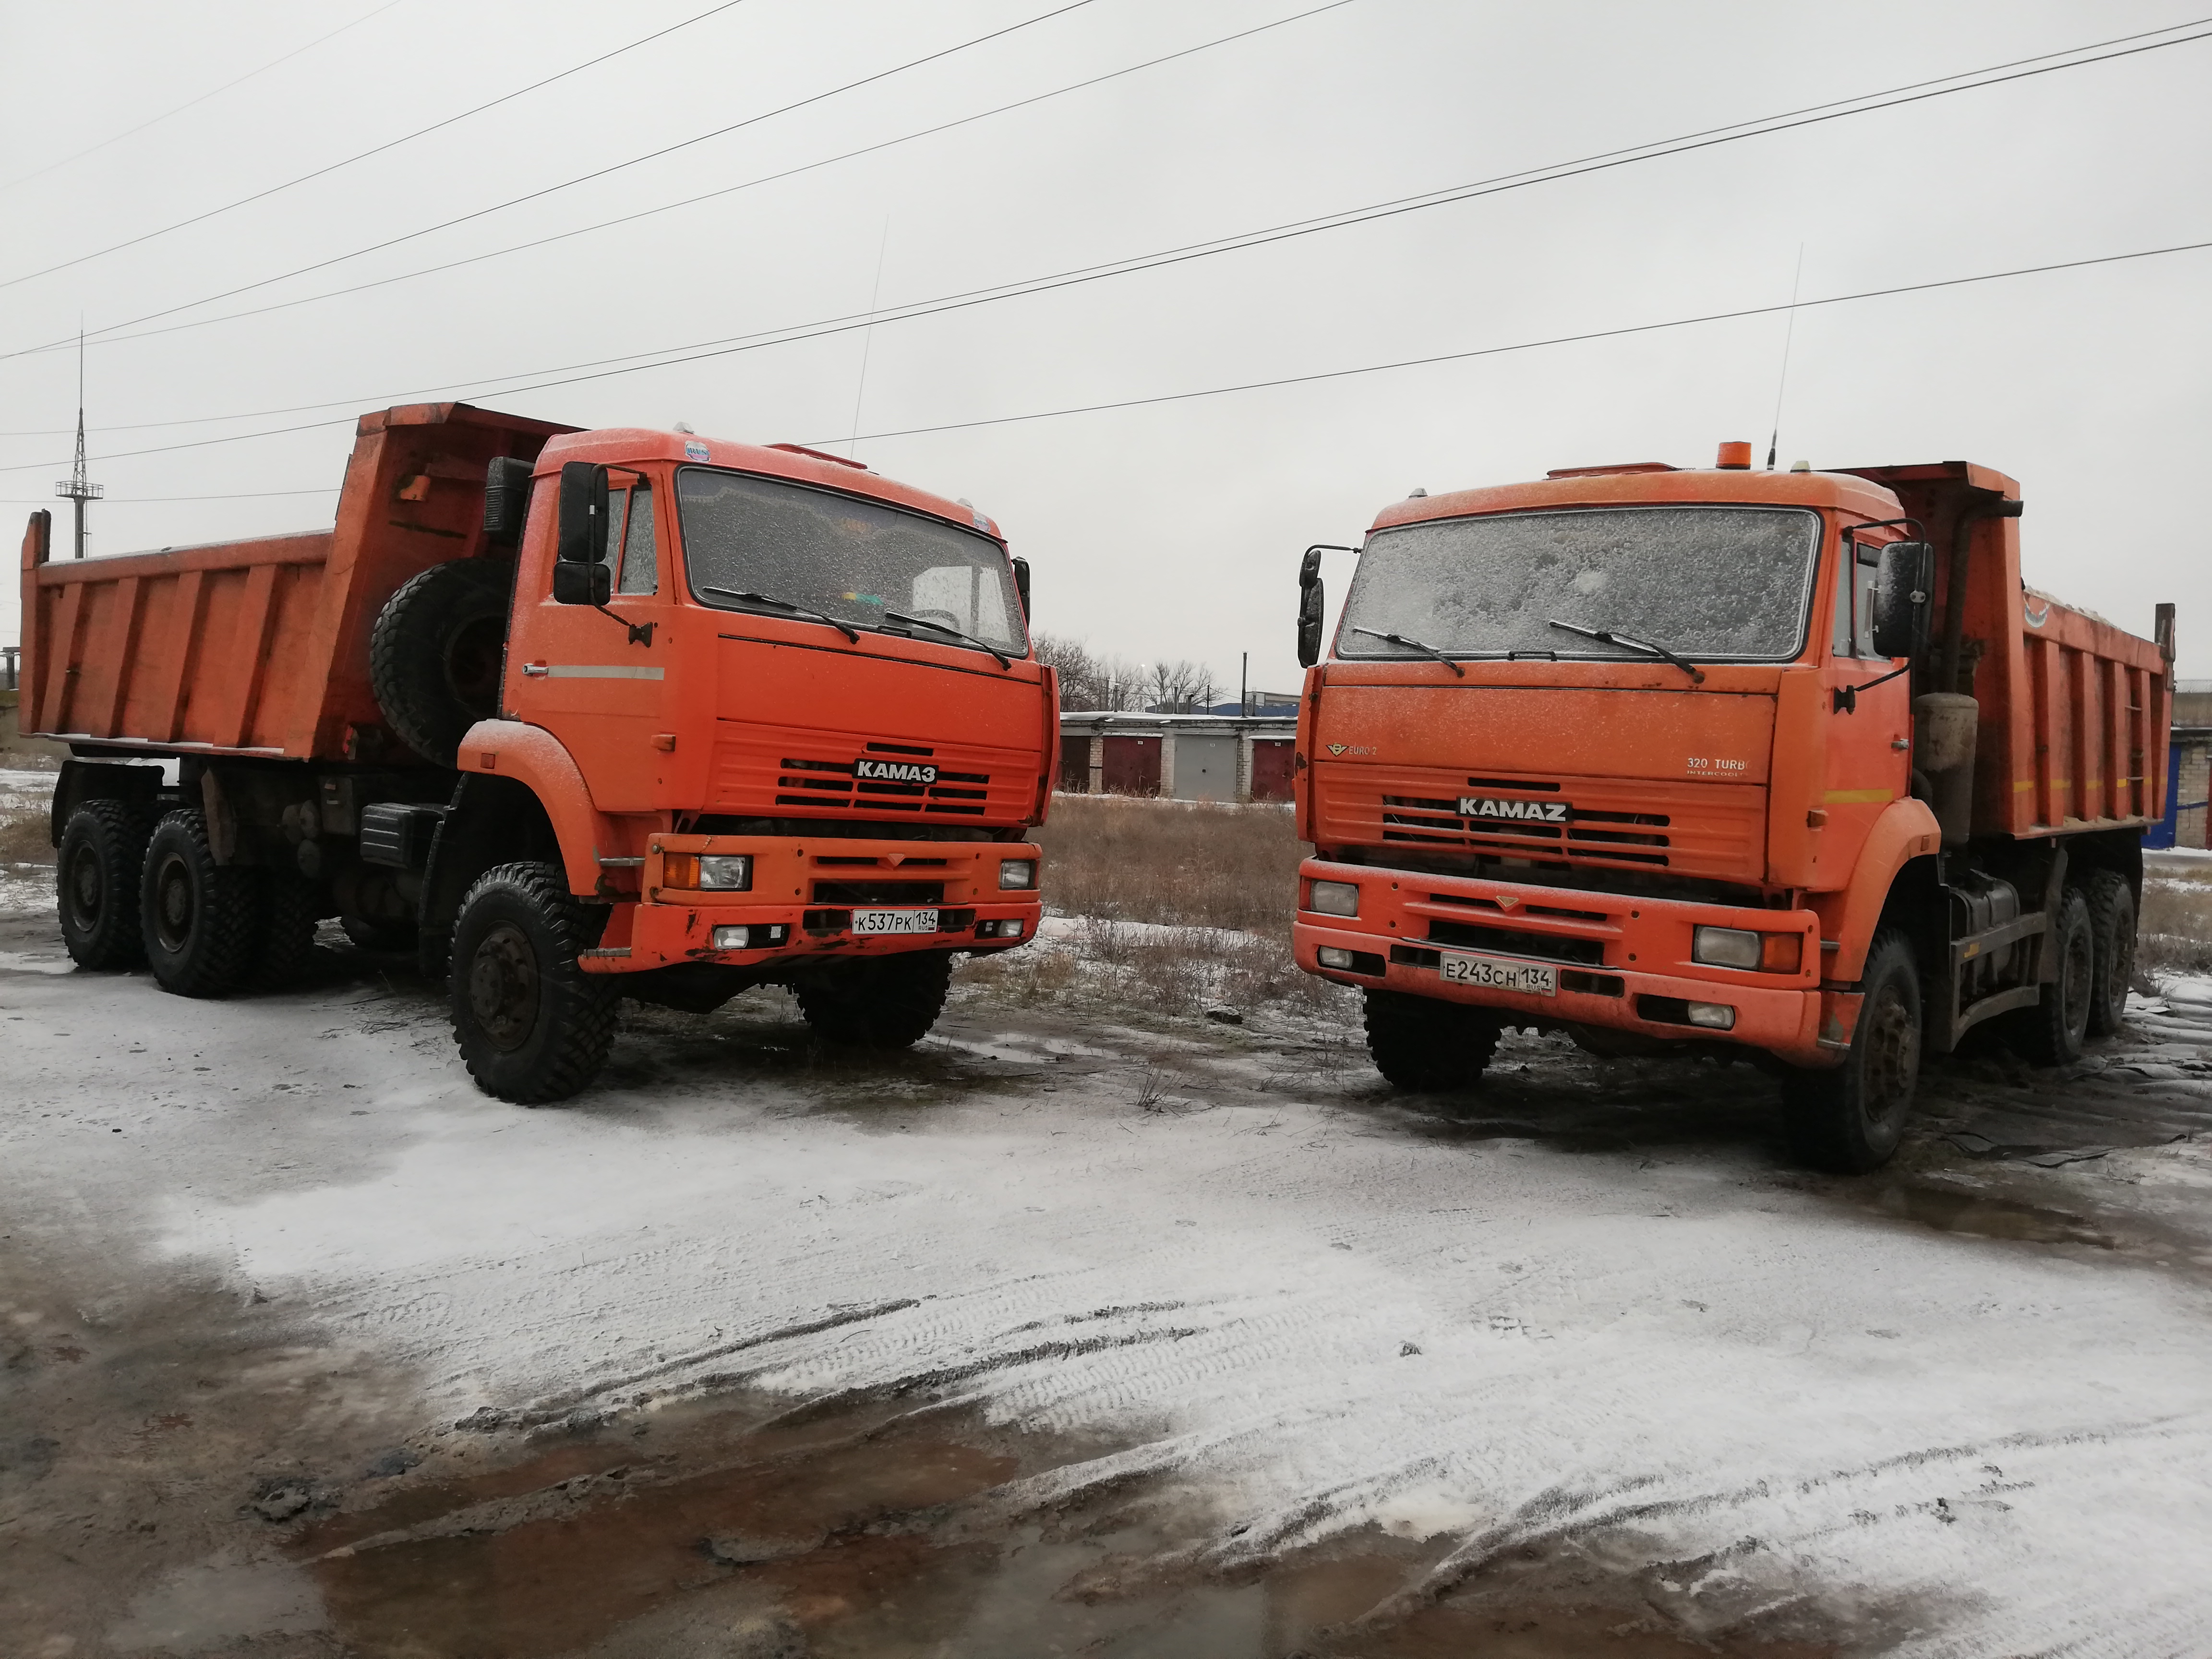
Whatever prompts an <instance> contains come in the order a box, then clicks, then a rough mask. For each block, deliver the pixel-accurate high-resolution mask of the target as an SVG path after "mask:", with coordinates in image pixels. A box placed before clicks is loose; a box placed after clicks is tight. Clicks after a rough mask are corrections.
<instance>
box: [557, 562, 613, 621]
mask: <svg viewBox="0 0 2212 1659" xmlns="http://www.w3.org/2000/svg"><path fill="white" fill-rule="evenodd" d="M614 591H615V573H614V572H613V571H611V570H610V569H608V568H606V566H605V565H604V564H599V563H592V564H570V563H568V562H567V560H566V559H565V557H564V559H563V560H562V562H561V563H559V564H556V565H555V566H554V567H553V603H554V604H556V605H605V604H606V602H607V601H608V600H609V599H611V598H613V597H614ZM616 620H617V621H620V620H621V618H619V617H617V619H616Z"/></svg>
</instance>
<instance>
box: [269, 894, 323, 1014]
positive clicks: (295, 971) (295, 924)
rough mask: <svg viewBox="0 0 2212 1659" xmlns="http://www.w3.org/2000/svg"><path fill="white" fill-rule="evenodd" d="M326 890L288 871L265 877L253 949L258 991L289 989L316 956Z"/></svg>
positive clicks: (305, 971)
mask: <svg viewBox="0 0 2212 1659" xmlns="http://www.w3.org/2000/svg"><path fill="white" fill-rule="evenodd" d="M322 900H323V890H322V889H321V888H320V887H319V886H318V885H317V884H315V883H313V882H312V881H309V880H307V878H305V877H303V876H297V875H295V874H293V872H290V871H289V870H271V871H269V872H265V873H264V877H263V886H262V893H261V938H260V939H259V941H258V946H257V948H256V950H255V951H254V957H253V969H252V985H253V988H254V989H255V990H257V991H283V990H289V989H290V988H291V987H293V986H295V985H297V984H298V983H299V981H300V979H301V975H304V974H306V973H307V969H308V967H309V966H310V965H311V964H312V963H313V961H314V957H315V924H316V923H317V922H319V921H321V920H322V913H323V902H322Z"/></svg>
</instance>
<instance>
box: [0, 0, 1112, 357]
mask: <svg viewBox="0 0 2212 1659" xmlns="http://www.w3.org/2000/svg"><path fill="white" fill-rule="evenodd" d="M742 3H743V0H727V4H728V5H738V4H742ZM1093 3H1095V0H1067V3H1066V4H1064V5H1060V6H1058V7H1055V8H1054V9H1053V10H1051V11H1048V12H1041V13H1039V14H1038V15H1036V16H1034V17H1029V18H1024V20H1023V21H1020V22H1018V23H1010V24H1008V25H1007V26H1006V27H1004V28H999V29H993V30H991V31H990V32H989V33H986V34H979V35H976V36H975V37H974V38H973V39H972V40H963V41H961V42H959V43H958V44H957V46H946V47H945V48H943V49H942V50H941V51H938V52H928V53H925V54H924V55H923V56H921V57H920V58H911V59H909V60H908V61H907V62H905V63H903V64H893V65H892V66H891V67H890V69H887V70H878V71H877V72H876V73H875V74H873V75H864V76H861V77H860V79H859V80H857V81H848V82H845V83H844V84H843V85H842V86H837V87H831V88H829V90H828V91H826V92H817V93H814V94H811V95H810V96H808V97H805V98H800V99H797V100H794V101H793V102H791V103H788V104H785V105H782V106H779V107H778V108H775V109H771V110H763V112H761V113H759V114H757V115H749V116H747V117H746V118H744V120H742V121H732V122H731V123H730V124H729V125H727V126H721V127H717V128H715V129H714V131H711V132H702V133H700V134H698V135H697V136H696V137H690V138H684V139H679V140H678V142H677V143H672V144H664V145H662V146H661V147H660V148H659V149H653V150H647V152H646V153H645V154H644V155H633V156H631V157H630V158H629V160H628V161H615V162H611V163H610V164H609V165H607V166H605V167H597V168H594V169H593V170H592V171H591V172H589V173H579V174H577V175H576V176H575V177H574V178H573V179H562V181H561V182H560V183H559V184H556V185H545V186H544V188H543V189H540V190H533V191H526V192H525V193H524V194H522V195H520V196H511V197H508V198H507V200H505V201H503V202H494V203H493V204H491V205H490V206H489V207H482V208H477V209H475V210H472V211H471V212H468V213H464V214H461V215H459V216H457V217H454V218H452V219H446V220H441V222H438V223H437V224H435V225H426V226H424V227H423V228H422V229H420V230H410V231H409V232H407V233H406V234H404V235H400V236H391V237H386V239H385V240H383V241H380V242H372V243H371V244H369V245H368V246H367V247H360V248H356V249H355V250H354V251H353V252H350V253H338V254H333V255H331V257H330V258H327V259H317V260H315V261H314V262H313V263H312V264H304V265H301V266H298V267H296V268H295V269H294V270H287V271H283V272H280V273H279V274H278V275H276V276H264V277H262V278H260V279H259V280H258V281H257V282H252V283H240V285H239V286H238V287H236V288H230V289H224V290H223V291H222V293H220V294H210V295H206V296H205V297H204V298H202V299H197V300H190V301H185V303H184V304H182V305H173V306H167V307H163V308H162V309H161V310H160V311H149V312H148V313H146V314H145V315H143V317H133V318H131V319H130V320H129V321H127V322H121V323H112V324H110V325H108V326H107V327H106V328H103V329H99V330H95V331H94V332H95V333H96V334H112V333H114V332H115V331H117V330H118V329H125V328H136V327H137V325H139V324H141V323H150V322H153V321H155V320H156V319H160V318H162V317H173V316H174V315H175V314H176V313H178V312H180V311H191V310H192V309H194V308H195V307H199V306H206V305H213V304H215V303H216V301H218V300H228V299H230V298H231V297H233V296H234V295H240V294H250V293H252V291H253V290H254V289H262V288H268V287H270V286H272V285H273V284H275V283H283V282H289V281H290V280H291V279H292V278H293V277H295V276H307V274H308V273H309V272H311V271H317V270H325V269H327V268H328V267H330V266H331V265H337V264H344V263H346V261H348V260H349V259H358V258H362V257H364V256H365V255H368V254H371V253H378V252H382V251H383V250H385V249H386V248H389V247H398V246H399V245H400V244H402V243H404V242H412V241H416V240H420V239H421V238H422V237H425V236H430V235H435V234H436V233H437V232H439V231H441V230H450V229H452V228H453V227H454V226H455V225H465V224H467V223H469V222H471V221H473V220H477V219H482V218H484V217H486V216H489V215H490V214H494V213H500V212H503V211H505V210H507V209H508V208H511V207H520V205H521V204H523V203H525V202H534V201H537V200H538V199H539V198H540V197H546V196H552V195H556V194H557V193H559V192H560V191H564V190H573V189H574V188H575V186H577V185H583V184H589V183H590V182H592V180H593V179H605V178H606V177H608V176H609V175H611V174H612V173H621V172H623V171H624V170H626V169H628V168H630V167H640V166H642V165H643V164H644V163H646V162H647V161H658V160H659V159H660V158H661V157H662V156H665V155H674V154H675V153H676V152H677V151H678V150H682V149H690V148H691V146H693V145H695V144H703V143H707V142H708V140H709V139H712V138H720V137H726V135H728V134H730V133H732V132H736V131H739V130H740V129H741V128H744V127H750V126H757V125H759V124H760V123H761V122H763V121H768V120H772V119H774V118H775V117H777V116H779V115H788V114H790V113H791V112H792V111H793V110H798V109H805V108H806V107H807V106H809V105H811V104H818V103H821V102H823V100H827V99H830V98H836V97H839V96H841V95H842V94H845V93H848V92H853V91H856V90H857V89H859V88H861V87H865V86H870V85H872V84H873V83H875V82H878V81H884V80H889V79H890V77H891V76H895V75H903V74H905V73H906V72H907V71H908V70H915V69H920V68H921V66H922V65H923V64H933V63H935V62H937V61H938V60H939V58H950V57H952V56H953V55H954V54H955V53H957V52H967V51H969V50H970V49H972V48H974V47H976V46H982V45H985V44H986V43H987V42H989V41H992V40H1000V39H1003V38H1004V37H1005V36H1006V35H1009V34H1013V33H1018V32H1019V31H1021V30H1023V29H1025V28H1030V27H1035V26H1036V24H1039V23H1045V22H1049V21H1052V19H1054V18H1055V17H1061V16H1065V15H1066V14H1067V13H1069V12H1071V11H1079V10H1081V9H1083V8H1084V7H1085V6H1088V5H1091V4H1093ZM718 9H727V8H726V6H725V7H722V8H718ZM702 15H706V14H702ZM695 21H696V20H695ZM663 32H664V33H665V31H663ZM569 72H570V73H573V71H569ZM524 90H525V91H528V90H530V88H524ZM509 95H510V96H514V97H519V96H520V95H521V94H519V93H518V94H509ZM470 113H471V114H473V113H474V111H471V112H470ZM454 119H455V120H459V119H460V117H459V116H456V117H454ZM425 131H428V129H425ZM395 142H404V140H402V141H395ZM309 176H311V177H312V176H313V175H309ZM295 182H298V181H296V180H295ZM279 188H289V186H279ZM266 193H267V192H265V191H264V194H266ZM248 199H255V198H248ZM234 205H236V204H234ZM185 222H186V223H191V222H193V221H189V220H188V221H185ZM171 228H172V229H173V228H176V227H174V226H172V227H171ZM155 234H159V233H155ZM134 240H140V241H143V240H145V238H143V237H139V238H136V239H134ZM117 246H130V244H129V243H118V244H117ZM107 251H108V252H112V251H113V250H112V249H110V250H107ZM87 257H88V258H90V257H94V256H90V255H88V256H87ZM68 263H69V264H79V263H82V262H81V261H78V260H70V261H69V262H68ZM63 269H65V266H64V265H52V266H49V267H48V268H47V270H63ZM46 274H47V273H46V271H33V272H32V273H31V275H32V276H45V275H46ZM29 280H30V278H29V277H28V276H18V277H15V278H13V279H11V281H10V282H8V283H0V288H7V287H9V286H12V284H13V283H20V282H27V281H29ZM41 349H48V348H45V347H38V346H33V347H28V348H26V349H24V350H21V351H10V352H6V353H0V356H6V357H21V356H27V355H28V353H29V352H32V351H38V350H41Z"/></svg>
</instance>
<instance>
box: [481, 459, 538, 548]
mask: <svg viewBox="0 0 2212 1659" xmlns="http://www.w3.org/2000/svg"><path fill="white" fill-rule="evenodd" d="M531 471H532V468H531V464H530V463H529V462H528V461H526V460H520V459H517V458H516V457H514V456H513V455H499V456H495V457H494V458H493V459H492V462H491V465H489V466H487V467H486V468H485V469H484V501H483V535H484V539H485V540H486V541H488V542H489V543H490V544H492V545H493V546H494V547H514V546H516V545H519V544H520V542H521V540H522V521H523V520H524V519H525V518H526V517H527V516H528V515H529V513H530V474H531Z"/></svg>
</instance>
